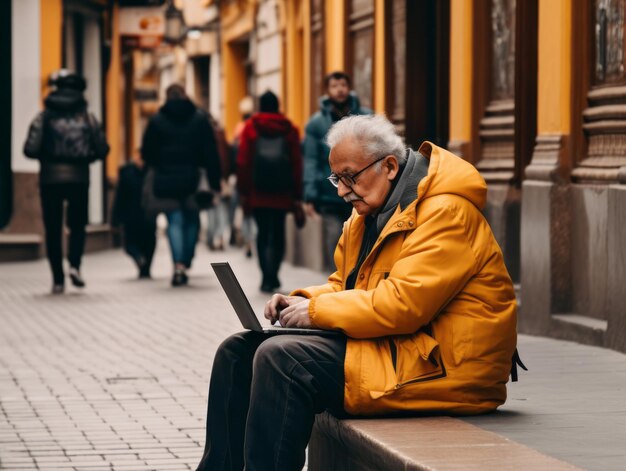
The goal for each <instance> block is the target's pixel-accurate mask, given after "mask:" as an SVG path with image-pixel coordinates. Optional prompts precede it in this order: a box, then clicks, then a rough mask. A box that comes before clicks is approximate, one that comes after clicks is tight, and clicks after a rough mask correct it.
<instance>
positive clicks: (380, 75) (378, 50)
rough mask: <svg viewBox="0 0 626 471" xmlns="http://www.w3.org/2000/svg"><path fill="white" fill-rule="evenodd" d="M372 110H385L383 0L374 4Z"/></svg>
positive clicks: (378, 0) (380, 111) (379, 111)
mask: <svg viewBox="0 0 626 471" xmlns="http://www.w3.org/2000/svg"><path fill="white" fill-rule="evenodd" d="M374 8H375V10H374V111H376V112H377V113H384V112H385V107H386V104H385V87H386V82H385V23H386V22H385V0H376V3H375V6H374Z"/></svg>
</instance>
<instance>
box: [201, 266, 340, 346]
mask: <svg viewBox="0 0 626 471" xmlns="http://www.w3.org/2000/svg"><path fill="white" fill-rule="evenodd" d="M211 267H213V271H214V272H215V274H216V275H217V279H218V280H219V282H220V284H221V285H222V289H223V290H224V292H225V293H226V296H227V297H228V300H229V301H230V304H231V305H232V306H233V309H234V310H235V313H236V314H237V317H239V321H240V322H241V325H243V327H244V328H245V329H249V330H253V331H255V332H263V333H265V334H269V335H279V334H298V335H325V336H335V335H341V333H340V332H338V331H336V330H323V329H302V328H297V327H280V326H274V327H266V328H264V327H262V326H261V323H260V322H259V319H258V317H257V315H256V314H255V313H254V310H253V309H252V306H251V305H250V301H248V298H247V297H246V295H245V293H244V292H243V289H242V288H241V285H240V284H239V280H237V277H236V276H235V273H234V272H233V269H232V268H231V267H230V264H229V263H228V262H217V263H211Z"/></svg>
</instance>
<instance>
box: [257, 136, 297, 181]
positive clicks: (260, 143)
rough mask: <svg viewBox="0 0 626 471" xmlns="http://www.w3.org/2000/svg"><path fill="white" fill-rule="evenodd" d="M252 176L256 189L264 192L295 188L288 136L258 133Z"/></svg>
mask: <svg viewBox="0 0 626 471" xmlns="http://www.w3.org/2000/svg"><path fill="white" fill-rule="evenodd" d="M252 175H253V181H254V187H255V188H256V189H257V190H260V191H263V192H267V193H277V192H282V191H288V190H291V189H292V188H293V167H292V164H291V159H290V156H289V147H288V145H287V136H286V135H278V136H264V135H263V134H261V133H260V132H259V133H258V137H257V140H256V147H255V151H254V160H253V170H252Z"/></svg>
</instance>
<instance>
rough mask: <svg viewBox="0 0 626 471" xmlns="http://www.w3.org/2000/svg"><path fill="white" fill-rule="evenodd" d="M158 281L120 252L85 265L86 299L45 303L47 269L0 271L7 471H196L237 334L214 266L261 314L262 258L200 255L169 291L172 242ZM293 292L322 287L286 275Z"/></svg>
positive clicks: (78, 294)
mask: <svg viewBox="0 0 626 471" xmlns="http://www.w3.org/2000/svg"><path fill="white" fill-rule="evenodd" d="M159 246H160V248H159V251H158V254H157V257H156V260H155V265H154V268H153V273H154V275H155V279H154V280H152V281H145V280H141V281H140V280H136V279H134V275H135V270H134V268H133V266H132V264H131V262H130V259H128V258H127V257H126V256H125V255H124V254H122V252H121V251H107V252H104V253H98V254H90V255H88V256H86V257H85V260H84V265H83V268H82V272H83V275H84V277H85V279H86V281H87V288H86V289H84V290H83V291H79V290H77V289H73V288H72V287H68V288H67V291H66V294H65V295H63V296H52V295H50V294H48V292H49V290H50V288H51V278H50V273H49V269H48V265H47V263H46V261H44V260H39V261H35V262H25V263H14V264H3V265H0V469H7V470H19V469H42V470H49V469H54V470H59V469H65V470H93V471H96V470H105V469H106V470H110V469H115V470H118V471H131V470H142V471H145V470H150V469H154V470H183V469H195V465H196V464H197V463H198V461H199V459H200V455H201V453H202V448H203V446H204V423H205V422H204V420H205V411H206V399H207V384H208V380H209V374H210V369H211V363H212V356H213V354H214V352H215V350H216V348H217V346H218V345H219V343H220V342H221V341H222V340H223V339H224V338H225V337H226V336H227V335H228V334H230V333H232V332H235V331H237V330H239V329H240V324H239V323H238V320H237V319H236V317H235V314H234V312H233V311H232V309H231V308H230V305H229V304H228V301H227V299H226V297H225V295H224V294H223V293H222V291H221V288H220V287H219V285H218V282H217V279H216V278H215V276H214V275H213V273H212V270H211V268H210V266H209V262H211V261H222V260H225V259H227V260H229V261H230V262H231V264H232V265H233V269H234V270H235V272H236V273H237V274H238V275H239V277H240V278H241V281H242V284H243V285H244V289H245V290H246V292H248V293H249V295H250V298H251V303H252V304H253V305H255V306H259V307H261V306H262V304H263V303H264V301H265V300H266V296H265V295H263V294H261V293H260V292H259V291H258V284H259V283H260V281H259V274H258V268H257V266H256V261H255V260H250V259H246V258H245V257H244V256H243V254H242V253H240V252H239V251H228V252H226V253H219V252H218V253H210V252H208V251H207V250H206V249H205V248H204V247H202V246H198V254H197V257H196V260H195V261H194V267H193V269H192V271H191V272H190V275H191V277H190V278H191V280H190V286H188V287H183V288H171V287H170V285H169V281H170V271H171V267H170V261H169V254H168V252H167V250H166V247H165V246H166V241H165V240H163V239H161V240H159ZM281 277H282V280H283V284H284V288H285V289H286V290H287V289H290V288H296V287H298V286H302V285H306V284H311V283H318V282H323V281H324V277H323V276H322V275H320V274H319V273H315V272H311V271H308V270H303V269H294V268H291V267H290V266H289V265H285V266H284V268H283V269H282V271H281Z"/></svg>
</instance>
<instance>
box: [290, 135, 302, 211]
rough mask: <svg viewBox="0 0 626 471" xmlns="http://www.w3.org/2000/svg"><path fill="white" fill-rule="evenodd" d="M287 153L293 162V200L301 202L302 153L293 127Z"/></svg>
mask: <svg viewBox="0 0 626 471" xmlns="http://www.w3.org/2000/svg"><path fill="white" fill-rule="evenodd" d="M289 153H290V154H291V156H292V159H293V160H292V161H293V182H294V186H293V188H294V193H293V198H294V200H296V201H301V200H302V151H301V150H300V138H299V137H298V129H297V128H296V127H295V126H294V127H292V128H291V132H290V133H289Z"/></svg>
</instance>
